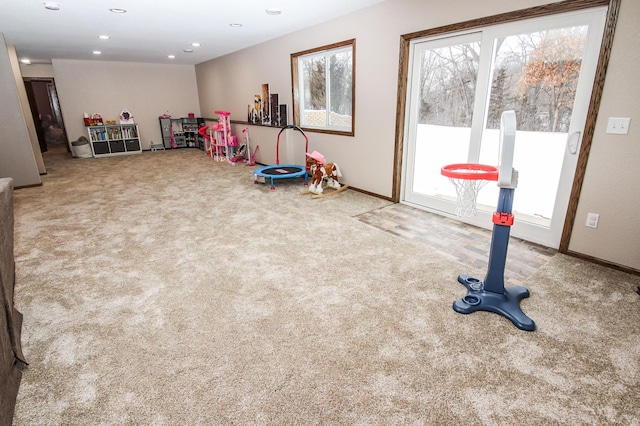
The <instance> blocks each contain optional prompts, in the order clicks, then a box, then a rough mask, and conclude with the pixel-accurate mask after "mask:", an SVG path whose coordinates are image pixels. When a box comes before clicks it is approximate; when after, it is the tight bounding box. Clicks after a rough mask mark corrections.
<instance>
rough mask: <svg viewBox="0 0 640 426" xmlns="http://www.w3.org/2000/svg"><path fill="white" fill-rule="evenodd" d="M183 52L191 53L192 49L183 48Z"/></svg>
mask: <svg viewBox="0 0 640 426" xmlns="http://www.w3.org/2000/svg"><path fill="white" fill-rule="evenodd" d="M183 52H184V53H193V49H184V50H183Z"/></svg>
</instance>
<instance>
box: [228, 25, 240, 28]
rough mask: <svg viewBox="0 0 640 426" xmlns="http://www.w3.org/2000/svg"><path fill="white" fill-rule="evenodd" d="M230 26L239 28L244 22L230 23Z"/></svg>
mask: <svg viewBox="0 0 640 426" xmlns="http://www.w3.org/2000/svg"><path fill="white" fill-rule="evenodd" d="M229 26H230V27H233V28H239V27H241V26H242V24H229Z"/></svg>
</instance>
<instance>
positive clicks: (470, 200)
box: [441, 163, 498, 217]
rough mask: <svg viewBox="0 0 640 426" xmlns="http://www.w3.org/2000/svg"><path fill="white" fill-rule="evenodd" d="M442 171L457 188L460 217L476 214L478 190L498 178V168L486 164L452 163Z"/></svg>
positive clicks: (457, 213)
mask: <svg viewBox="0 0 640 426" xmlns="http://www.w3.org/2000/svg"><path fill="white" fill-rule="evenodd" d="M441 173H442V175H443V176H446V177H447V178H449V181H450V182H451V183H452V184H453V186H454V187H455V188H456V195H457V199H456V201H457V207H456V215H457V216H459V217H472V216H475V215H476V213H477V209H476V205H477V202H478V192H479V191H480V189H481V188H482V187H483V186H485V185H486V184H487V182H489V181H490V180H494V181H497V180H498V169H497V168H496V167H493V166H486V165H484V164H468V163H464V164H450V165H448V166H444V167H443V168H442V169H441Z"/></svg>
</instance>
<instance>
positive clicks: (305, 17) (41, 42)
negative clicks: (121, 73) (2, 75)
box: [0, 0, 383, 65]
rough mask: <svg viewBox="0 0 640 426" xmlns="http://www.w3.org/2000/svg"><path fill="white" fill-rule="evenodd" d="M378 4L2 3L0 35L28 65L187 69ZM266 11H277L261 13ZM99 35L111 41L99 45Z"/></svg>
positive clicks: (372, 0)
mask: <svg viewBox="0 0 640 426" xmlns="http://www.w3.org/2000/svg"><path fill="white" fill-rule="evenodd" d="M382 1H383V0H227V1H221V0H178V1H175V3H174V2H170V1H166V0H51V2H52V3H58V4H59V5H60V9H59V10H56V11H54V10H48V9H46V8H45V7H44V4H45V2H46V3H48V2H49V1H48V0H2V2H1V3H0V32H2V33H3V34H4V37H5V40H6V42H7V44H12V45H14V46H15V48H16V51H17V54H18V58H19V59H23V58H29V59H30V60H31V61H32V63H50V62H51V59H52V58H58V59H84V60H104V61H125V62H151V63H177V64H191V65H193V64H198V63H201V62H204V61H207V60H209V59H213V58H216V57H218V56H222V55H225V54H228V53H231V52H234V51H237V50H240V49H243V48H246V47H249V46H253V45H256V44H259V43H261V42H263V41H266V40H270V39H273V38H276V37H279V36H281V35H284V34H287V33H291V32H294V31H297V30H299V29H302V28H306V27H309V26H312V25H315V24H318V23H321V22H324V21H328V20H331V19H333V18H336V17H339V16H342V15H346V14H348V13H351V12H354V11H356V10H359V9H362V8H365V7H368V6H371V5H373V4H376V3H380V2H382ZM110 8H121V9H126V10H127V13H124V14H116V13H112V12H110V11H109V9H110ZM272 8H275V9H280V10H281V11H282V13H281V14H280V15H275V16H274V15H268V14H267V13H266V10H267V9H272ZM230 24H242V26H241V27H236V28H234V27H231V26H230ZM102 34H106V35H108V36H110V39H109V40H100V39H99V38H98V36H99V35H102ZM336 41H340V40H336ZM194 42H197V43H200V46H199V47H192V46H191V44H192V43H194ZM310 47H313V46H310ZM184 49H193V52H192V53H185V52H184ZM94 50H98V51H101V52H102V54H100V55H94V54H93V53H92V52H93V51H94ZM170 54H173V55H175V59H168V55H170Z"/></svg>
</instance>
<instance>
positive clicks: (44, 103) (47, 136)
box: [24, 78, 69, 152]
mask: <svg viewBox="0 0 640 426" xmlns="http://www.w3.org/2000/svg"><path fill="white" fill-rule="evenodd" d="M24 85H25V89H26V91H27V98H28V99H29V106H30V107H31V114H32V116H33V121H34V123H35V125H36V133H37V135H38V142H39V144H40V151H41V152H46V151H47V150H48V148H49V147H51V146H54V145H65V146H66V147H67V151H68V150H69V144H68V141H67V136H66V132H65V129H64V122H63V120H62V113H61V112H60V103H59V102H58V93H57V92H56V86H55V83H54V81H53V79H52V78H26V79H24Z"/></svg>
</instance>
